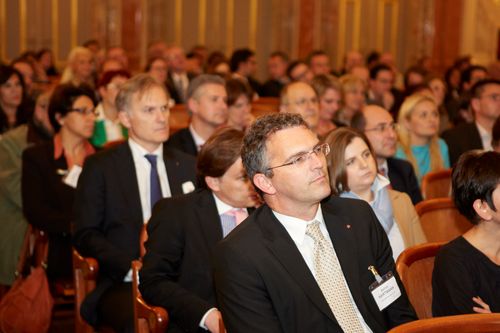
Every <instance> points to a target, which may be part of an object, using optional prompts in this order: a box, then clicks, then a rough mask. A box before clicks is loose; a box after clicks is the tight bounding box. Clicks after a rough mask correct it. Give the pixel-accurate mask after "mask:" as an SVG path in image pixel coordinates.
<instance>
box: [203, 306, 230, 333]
mask: <svg viewBox="0 0 500 333" xmlns="http://www.w3.org/2000/svg"><path fill="white" fill-rule="evenodd" d="M219 321H220V322H222V316H221V314H220V311H219V310H214V311H212V312H210V313H209V314H208V316H207V318H206V319H205V326H206V327H207V329H208V330H209V331H210V332H212V333H225V332H226V331H225V330H223V331H221V330H219Z"/></svg>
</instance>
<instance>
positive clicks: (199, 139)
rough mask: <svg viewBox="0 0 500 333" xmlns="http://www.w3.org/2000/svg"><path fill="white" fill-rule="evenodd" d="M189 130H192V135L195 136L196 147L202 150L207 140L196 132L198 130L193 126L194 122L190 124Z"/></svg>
mask: <svg viewBox="0 0 500 333" xmlns="http://www.w3.org/2000/svg"><path fill="white" fill-rule="evenodd" d="M189 132H191V135H192V136H193V140H194V144H195V145H196V149H197V150H198V151H200V148H201V146H203V145H204V144H205V140H203V138H202V137H201V136H200V135H199V134H198V133H196V131H195V130H194V128H193V124H189Z"/></svg>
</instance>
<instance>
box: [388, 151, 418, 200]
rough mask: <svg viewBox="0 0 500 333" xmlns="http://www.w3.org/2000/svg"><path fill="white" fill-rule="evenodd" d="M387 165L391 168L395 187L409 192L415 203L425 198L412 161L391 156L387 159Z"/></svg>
mask: <svg viewBox="0 0 500 333" xmlns="http://www.w3.org/2000/svg"><path fill="white" fill-rule="evenodd" d="M387 167H388V168H389V170H388V171H389V180H390V181H391V186H392V188H393V189H395V190H396V191H399V192H405V193H406V194H408V195H409V196H410V198H411V202H412V203H413V204H414V205H416V204H417V203H419V202H420V201H422V200H423V199H422V192H421V191H420V187H419V186H418V181H417V176H415V171H414V170H413V166H412V165H411V163H410V162H408V161H405V160H402V159H400V158H395V157H390V158H388V159H387Z"/></svg>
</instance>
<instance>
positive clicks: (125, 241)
mask: <svg viewBox="0 0 500 333" xmlns="http://www.w3.org/2000/svg"><path fill="white" fill-rule="evenodd" d="M115 103H116V107H117V109H118V116H119V118H120V121H121V123H122V124H123V125H124V126H125V127H126V128H127V129H128V134H129V138H128V141H127V142H124V143H122V144H119V145H117V146H115V147H113V148H110V149H107V150H104V151H102V152H100V153H98V154H96V155H94V156H92V157H90V158H88V159H87V160H86V162H85V165H84V167H83V170H82V173H81V176H80V179H79V181H78V187H77V190H76V200H75V228H74V238H73V242H74V246H75V248H76V249H77V250H78V251H79V252H80V254H82V255H83V256H86V257H93V258H95V259H96V260H97V261H98V263H99V280H98V282H97V286H96V288H95V289H94V290H93V291H92V292H91V293H90V294H88V295H87V297H86V298H85V299H84V301H83V303H82V305H81V309H80V313H81V315H82V317H83V318H84V319H85V320H86V321H87V322H88V323H90V324H91V325H93V326H96V325H107V326H111V327H112V328H113V329H114V330H115V332H133V331H134V324H133V317H134V312H133V306H132V288H131V283H130V282H131V280H132V278H131V277H132V272H131V270H130V263H131V261H132V260H134V259H138V258H139V253H140V244H139V236H140V233H141V229H142V228H143V225H144V223H145V222H146V221H148V220H149V218H150V216H151V211H152V209H153V206H154V204H155V203H156V202H157V201H158V200H159V199H161V198H162V197H170V196H173V195H179V194H182V193H188V192H190V191H192V190H194V184H193V182H194V181H195V171H194V164H195V161H194V159H193V158H192V157H191V156H188V155H186V154H184V153H182V152H179V151H177V150H175V149H171V148H168V147H166V146H165V145H164V144H163V142H165V141H166V140H167V139H168V134H169V127H168V120H169V107H168V105H169V96H168V93H167V92H166V90H165V87H164V86H163V85H162V84H160V83H158V82H156V81H155V80H154V79H153V78H151V77H150V76H149V75H147V74H139V75H137V76H135V77H133V78H131V79H130V80H128V81H127V82H125V83H124V84H123V85H122V87H121V88H120V91H119V92H118V96H117V97H116V102H115Z"/></svg>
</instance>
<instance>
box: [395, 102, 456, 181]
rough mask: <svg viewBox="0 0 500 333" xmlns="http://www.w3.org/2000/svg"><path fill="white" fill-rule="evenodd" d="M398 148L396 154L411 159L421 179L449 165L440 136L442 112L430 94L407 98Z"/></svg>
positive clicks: (402, 108) (404, 104) (403, 106)
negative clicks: (440, 114) (440, 116)
mask: <svg viewBox="0 0 500 333" xmlns="http://www.w3.org/2000/svg"><path fill="white" fill-rule="evenodd" d="M398 123H399V129H398V134H399V147H398V150H397V152H396V157H398V158H402V159H406V160H408V161H409V162H410V163H411V164H412V165H413V169H414V170H415V174H416V175H417V179H418V181H419V182H420V181H421V180H422V177H423V176H425V175H426V174H427V173H429V172H434V171H438V170H442V169H446V168H449V167H450V160H449V157H448V146H447V145H446V143H445V142H444V140H442V139H440V138H439V136H438V133H439V111H438V108H437V104H436V101H435V99H434V98H433V97H432V96H430V95H429V94H414V95H411V96H409V97H407V98H406V99H405V101H404V102H403V104H402V105H401V109H400V110H399V116H398Z"/></svg>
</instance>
